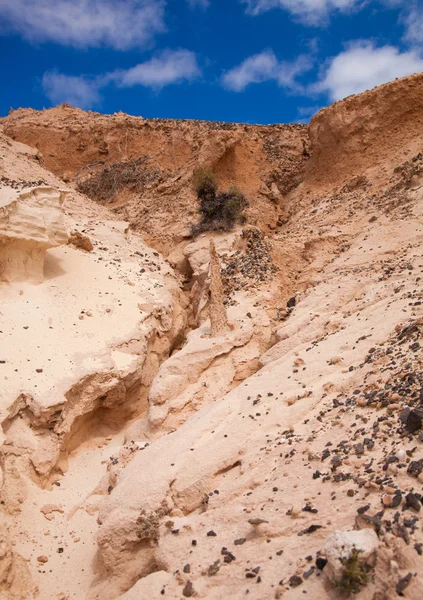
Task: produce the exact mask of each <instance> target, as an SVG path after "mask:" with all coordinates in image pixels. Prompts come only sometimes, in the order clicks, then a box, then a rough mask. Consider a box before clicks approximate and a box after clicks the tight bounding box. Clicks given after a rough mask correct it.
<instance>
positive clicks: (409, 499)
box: [405, 492, 421, 512]
mask: <svg viewBox="0 0 423 600" xmlns="http://www.w3.org/2000/svg"><path fill="white" fill-rule="evenodd" d="M405 503H406V506H407V507H410V508H414V510H415V511H416V512H420V509H421V501H420V500H419V498H418V497H417V495H416V494H413V492H410V493H408V494H407V495H406V497H405Z"/></svg>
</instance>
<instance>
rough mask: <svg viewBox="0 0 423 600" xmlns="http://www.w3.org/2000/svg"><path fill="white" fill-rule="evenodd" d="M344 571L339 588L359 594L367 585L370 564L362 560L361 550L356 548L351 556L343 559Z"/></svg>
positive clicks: (338, 584) (344, 591)
mask: <svg viewBox="0 0 423 600" xmlns="http://www.w3.org/2000/svg"><path fill="white" fill-rule="evenodd" d="M342 564H343V565H344V571H343V573H342V577H341V579H340V580H339V581H338V583H337V588H338V589H339V590H340V591H341V592H342V593H344V594H347V595H350V594H358V592H359V591H360V589H361V588H362V587H363V586H365V585H366V583H367V577H368V572H369V566H368V565H366V564H363V562H362V561H361V560H360V553H359V551H358V550H357V549H356V548H354V549H353V551H352V552H351V555H350V556H349V558H345V559H343V560H342Z"/></svg>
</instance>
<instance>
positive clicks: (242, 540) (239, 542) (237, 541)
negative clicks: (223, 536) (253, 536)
mask: <svg viewBox="0 0 423 600" xmlns="http://www.w3.org/2000/svg"><path fill="white" fill-rule="evenodd" d="M246 541H247V540H246V538H238V539H237V540H234V544H235V546H242V544H245V542H246Z"/></svg>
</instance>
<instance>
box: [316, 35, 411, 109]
mask: <svg viewBox="0 0 423 600" xmlns="http://www.w3.org/2000/svg"><path fill="white" fill-rule="evenodd" d="M420 71H423V59H422V58H420V56H419V54H418V53H417V52H416V51H414V50H410V51H408V52H401V51H400V50H399V49H398V48H396V47H394V46H382V47H379V48H377V47H376V46H375V45H374V44H373V43H372V42H369V41H361V42H355V43H354V44H351V45H350V46H349V47H348V48H347V49H346V50H345V51H343V52H341V53H340V54H338V55H337V56H335V57H334V58H333V59H332V60H331V61H330V63H329V66H328V68H327V69H326V71H325V73H324V75H323V77H322V78H321V80H320V81H319V82H318V83H317V84H315V85H314V86H312V90H313V91H316V92H324V93H327V94H328V95H329V97H330V99H331V100H341V99H342V98H345V97H346V96H350V95H351V94H358V93H359V92H363V91H365V90H369V89H371V88H373V87H375V86H376V85H381V84H382V83H387V82H388V81H391V80H393V79H395V78H397V77H405V76H406V75H411V74H412V73H417V72H420Z"/></svg>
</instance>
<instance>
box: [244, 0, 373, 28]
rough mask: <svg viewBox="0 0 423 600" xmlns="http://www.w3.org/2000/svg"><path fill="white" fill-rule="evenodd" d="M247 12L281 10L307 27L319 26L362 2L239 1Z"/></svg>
mask: <svg viewBox="0 0 423 600" xmlns="http://www.w3.org/2000/svg"><path fill="white" fill-rule="evenodd" d="M241 2H242V3H243V4H246V5H247V12H248V13H249V14H251V15H259V14H261V13H264V12H267V11H268V10H271V9H273V8H282V9H283V10H286V11H288V12H289V13H291V15H292V16H293V17H296V18H297V19H298V20H300V21H303V22H304V23H307V24H308V25H320V24H321V23H322V22H324V21H325V20H326V19H327V18H328V16H329V14H330V13H331V12H332V11H337V10H338V11H343V12H347V11H351V10H354V9H357V8H359V7H360V6H362V5H363V4H364V1H363V0H241Z"/></svg>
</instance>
